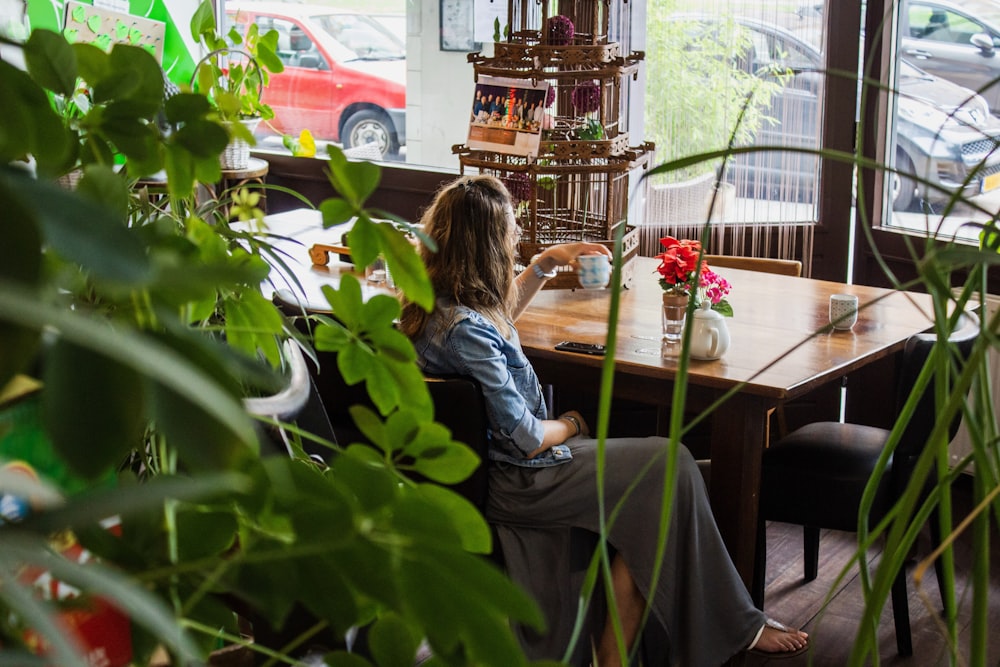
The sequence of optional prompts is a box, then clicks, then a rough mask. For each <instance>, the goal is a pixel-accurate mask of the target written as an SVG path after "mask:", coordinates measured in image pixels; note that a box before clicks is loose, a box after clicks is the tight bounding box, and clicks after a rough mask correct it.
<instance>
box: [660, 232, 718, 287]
mask: <svg viewBox="0 0 1000 667" xmlns="http://www.w3.org/2000/svg"><path fill="white" fill-rule="evenodd" d="M660 245H662V246H663V247H664V251H663V252H661V253H660V254H659V255H657V256H656V259H658V260H660V265H659V266H658V267H656V270H657V271H658V272H659V274H660V284H661V285H662V286H663V288H664V289H671V288H676V289H681V290H683V291H684V292H687V293H690V292H691V290H692V288H695V287H697V286H698V285H697V281H694V280H693V278H694V270H695V268H697V266H698V255H699V254H700V253H701V243H700V242H699V241H691V240H688V239H685V240H683V241H678V240H677V239H675V238H673V237H672V236H665V237H663V238H662V239H660ZM701 270H702V271H703V272H704V271H707V270H708V265H707V264H706V263H705V262H702V263H701Z"/></svg>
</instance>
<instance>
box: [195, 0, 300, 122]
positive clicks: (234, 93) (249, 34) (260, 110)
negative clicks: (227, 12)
mask: <svg viewBox="0 0 1000 667" xmlns="http://www.w3.org/2000/svg"><path fill="white" fill-rule="evenodd" d="M191 36H192V37H193V38H194V39H195V40H196V41H199V42H200V43H201V44H202V45H203V46H204V47H205V49H206V50H207V53H206V55H205V57H204V58H203V59H202V60H201V61H200V62H199V63H198V66H197V68H196V70H195V74H194V80H195V83H196V89H197V90H200V91H201V92H202V93H204V94H205V95H206V96H207V97H208V99H209V100H211V102H212V105H213V106H214V107H215V109H216V110H217V111H218V113H219V118H220V119H221V120H225V121H235V120H241V119H245V118H263V119H265V120H266V119H269V118H273V117H274V111H272V110H271V107H269V106H268V105H266V104H264V103H263V101H262V100H261V94H262V93H263V90H264V88H265V87H266V86H267V84H268V80H269V78H270V75H271V74H277V73H279V72H282V71H284V69H285V66H284V64H283V63H282V62H281V59H280V58H279V57H278V54H277V49H278V31H277V30H268V31H267V32H266V33H264V34H263V35H262V34H260V28H259V27H258V26H257V24H256V23H251V24H250V25H249V26H248V27H247V29H246V34H245V35H244V34H240V32H239V30H237V28H236V26H235V25H234V26H233V27H232V28H230V30H229V31H228V32H227V33H226V35H225V37H223V36H222V34H220V31H219V29H218V27H217V25H216V21H215V7H214V5H213V4H212V2H211V1H210V0H204V1H203V2H202V3H201V4H200V5H199V6H198V9H197V10H196V11H195V13H194V15H193V16H192V17H191Z"/></svg>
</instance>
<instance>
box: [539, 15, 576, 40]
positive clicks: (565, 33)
mask: <svg viewBox="0 0 1000 667" xmlns="http://www.w3.org/2000/svg"><path fill="white" fill-rule="evenodd" d="M546 27H547V28H548V33H549V44H552V45H554V46H566V45H567V44H570V43H572V41H573V34H574V33H575V32H576V28H575V27H574V26H573V21H571V20H570V19H569V17H566V16H563V15H562V14H557V15H556V16H552V17H550V18H549V20H548V21H547V22H546Z"/></svg>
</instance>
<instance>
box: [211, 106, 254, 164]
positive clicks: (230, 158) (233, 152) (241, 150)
mask: <svg viewBox="0 0 1000 667" xmlns="http://www.w3.org/2000/svg"><path fill="white" fill-rule="evenodd" d="M237 122H239V123H241V124H242V125H243V126H244V127H246V128H247V130H249V132H250V134H253V132H254V130H256V129H257V125H258V124H260V118H250V119H247V120H241V121H237ZM219 163H220V164H221V165H222V168H223V169H228V170H230V171H241V170H243V169H246V168H247V167H249V166H250V144H248V143H247V142H246V141H244V140H243V139H239V138H233V139H232V140H231V141H230V142H229V144H228V145H227V146H226V148H225V150H224V151H222V154H221V155H220V156H219Z"/></svg>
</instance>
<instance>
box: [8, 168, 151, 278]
mask: <svg viewBox="0 0 1000 667" xmlns="http://www.w3.org/2000/svg"><path fill="white" fill-rule="evenodd" d="M0 183H2V184H3V185H4V186H5V187H6V189H7V190H8V192H10V193H11V197H13V198H17V199H18V200H20V201H21V202H23V205H25V206H27V205H28V203H29V202H30V207H31V209H32V210H33V211H35V213H36V215H37V216H38V217H37V219H38V221H39V223H40V227H41V229H42V234H43V237H44V239H45V244H46V246H47V247H48V248H50V249H52V250H54V251H56V252H57V253H59V255H61V256H62V257H64V258H66V259H68V260H71V261H75V262H78V263H79V264H81V265H82V267H83V268H84V269H85V270H86V271H88V272H90V273H91V274H92V275H94V276H95V277H98V278H103V279H106V280H109V281H113V282H119V283H122V284H125V285H131V286H135V285H141V284H144V283H146V282H147V281H148V279H149V276H150V267H149V262H148V259H147V257H146V254H145V252H144V250H143V248H142V246H141V245H140V244H139V241H138V239H136V238H135V237H134V236H133V235H131V234H129V232H128V230H127V229H126V228H125V226H124V224H123V220H122V218H121V217H119V216H115V215H114V213H113V212H112V211H111V210H109V209H108V208H106V207H104V206H101V205H99V204H96V203H94V202H91V201H90V200H88V199H85V198H82V197H80V196H79V195H77V194H75V193H72V192H68V191H66V190H64V189H62V188H60V187H57V186H56V185H54V184H51V183H46V182H43V181H36V180H34V179H32V178H28V177H27V176H26V175H24V174H20V173H17V172H16V171H14V170H9V169H0ZM67 211H72V212H73V215H66V212H67Z"/></svg>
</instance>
